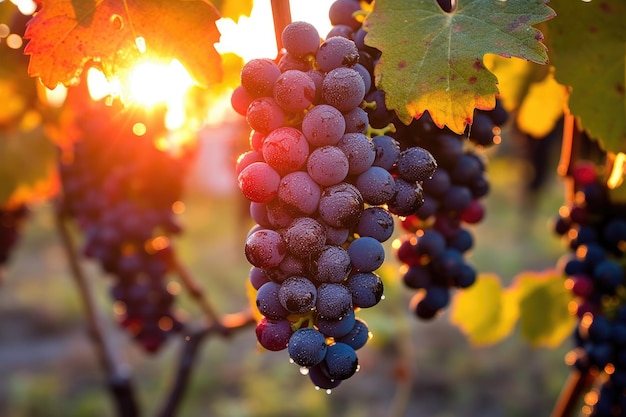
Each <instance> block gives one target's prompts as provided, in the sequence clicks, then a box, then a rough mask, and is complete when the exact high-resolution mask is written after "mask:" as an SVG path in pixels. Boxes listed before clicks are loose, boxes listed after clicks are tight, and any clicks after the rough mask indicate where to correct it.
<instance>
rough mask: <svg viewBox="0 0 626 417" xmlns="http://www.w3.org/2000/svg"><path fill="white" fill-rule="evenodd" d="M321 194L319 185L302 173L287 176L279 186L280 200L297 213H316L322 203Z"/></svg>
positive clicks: (297, 172)
mask: <svg viewBox="0 0 626 417" xmlns="http://www.w3.org/2000/svg"><path fill="white" fill-rule="evenodd" d="M320 194H321V190H320V187H319V185H317V183H316V182H315V181H314V180H313V178H311V176H310V175H309V174H308V173H306V172H302V171H296V172H292V173H289V174H287V175H285V176H284V177H283V178H282V179H281V180H280V184H279V185H278V199H279V200H280V202H282V203H283V204H285V205H286V206H287V207H289V208H290V209H292V210H295V212H296V213H302V214H312V213H314V212H315V211H316V209H317V206H318V204H319V202H320Z"/></svg>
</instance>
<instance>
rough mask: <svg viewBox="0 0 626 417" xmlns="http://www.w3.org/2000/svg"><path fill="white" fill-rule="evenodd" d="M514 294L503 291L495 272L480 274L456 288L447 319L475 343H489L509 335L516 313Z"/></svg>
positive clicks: (515, 319) (516, 306)
mask: <svg viewBox="0 0 626 417" xmlns="http://www.w3.org/2000/svg"><path fill="white" fill-rule="evenodd" d="M516 296H517V294H516V293H511V292H509V291H505V290H503V288H502V284H501V282H500V279H499V277H498V276H497V275H494V274H481V275H479V277H478V279H477V280H476V282H475V283H474V284H473V285H472V286H471V287H469V288H466V289H464V290H462V291H458V292H457V293H456V294H455V295H454V298H453V300H452V305H451V306H450V321H451V322H452V323H453V324H454V325H456V326H457V327H458V328H459V329H460V330H461V331H462V332H463V333H465V335H466V336H467V338H468V340H469V341H470V342H472V343H473V344H475V345H491V344H495V343H498V342H500V341H501V340H503V339H505V338H506V337H507V336H509V335H510V334H511V332H512V331H513V329H514V328H515V323H516V321H517V318H518V316H519V308H518V302H517V300H516V299H515V297H516Z"/></svg>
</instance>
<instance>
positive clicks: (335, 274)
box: [314, 245, 352, 283]
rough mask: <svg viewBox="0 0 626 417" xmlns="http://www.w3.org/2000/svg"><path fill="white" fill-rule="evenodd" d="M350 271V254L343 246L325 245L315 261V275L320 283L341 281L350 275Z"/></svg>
mask: <svg viewBox="0 0 626 417" xmlns="http://www.w3.org/2000/svg"><path fill="white" fill-rule="evenodd" d="M350 271H352V263H351V262H350V255H349V254H348V252H347V251H346V250H345V249H343V248H342V247H341V246H331V245H329V246H325V247H324V249H322V251H321V252H320V254H319V257H318V258H317V260H316V261H315V266H314V272H315V274H314V276H315V280H316V281H317V282H320V283H321V282H332V283H340V282H342V281H343V280H344V279H346V278H347V277H348V274H350Z"/></svg>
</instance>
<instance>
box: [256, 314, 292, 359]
mask: <svg viewBox="0 0 626 417" xmlns="http://www.w3.org/2000/svg"><path fill="white" fill-rule="evenodd" d="M255 332H256V337H257V340H258V341H259V344H260V345H261V346H263V347H264V348H265V349H267V350H271V351H274V352H277V351H280V350H284V349H287V344H288V343H289V339H290V338H291V335H292V334H293V330H292V329H291V323H290V322H289V320H284V319H277V320H274V319H268V318H267V317H263V318H262V319H261V320H260V321H259V323H258V324H257V326H256V330H255Z"/></svg>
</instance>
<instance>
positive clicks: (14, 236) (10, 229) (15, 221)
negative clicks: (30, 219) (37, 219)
mask: <svg viewBox="0 0 626 417" xmlns="http://www.w3.org/2000/svg"><path fill="white" fill-rule="evenodd" d="M27 215H28V209H27V208H26V206H25V205H23V204H21V205H18V206H16V207H5V208H0V267H1V266H3V265H6V264H7V263H8V262H9V259H10V255H11V250H12V249H13V248H14V247H15V245H16V244H17V242H18V240H19V237H20V231H21V228H22V223H23V221H24V219H25V218H26V216H27Z"/></svg>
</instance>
